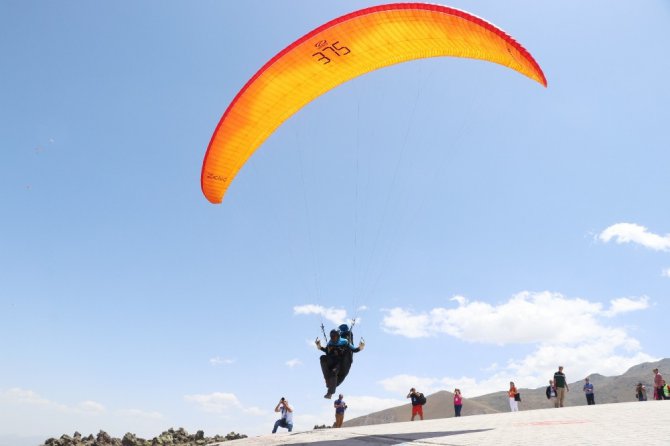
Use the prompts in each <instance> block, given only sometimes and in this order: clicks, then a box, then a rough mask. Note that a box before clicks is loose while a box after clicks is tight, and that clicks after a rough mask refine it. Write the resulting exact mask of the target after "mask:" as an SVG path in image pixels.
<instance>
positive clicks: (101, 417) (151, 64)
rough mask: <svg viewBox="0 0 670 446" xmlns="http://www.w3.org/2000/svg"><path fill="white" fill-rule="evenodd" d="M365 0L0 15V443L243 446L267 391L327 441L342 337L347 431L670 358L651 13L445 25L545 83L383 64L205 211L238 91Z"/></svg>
mask: <svg viewBox="0 0 670 446" xmlns="http://www.w3.org/2000/svg"><path fill="white" fill-rule="evenodd" d="M372 4H375V3H373V2H367V1H350V2H344V1H343V2H330V3H323V4H319V6H318V7H316V6H315V5H314V3H313V2H308V1H291V2H281V3H280V2H262V1H245V2H232V1H201V2H197V3H195V4H194V3H193V2H185V1H182V2H175V1H160V2H159V1H145V2H139V3H138V2H128V1H118V2H111V3H110V2H82V1H61V2H37V1H18V0H16V1H10V0H4V1H2V2H0V36H1V38H0V54H3V57H2V59H1V60H0V73H2V79H3V81H2V82H1V83H0V104H2V106H1V107H0V142H1V144H2V150H0V202H1V203H2V207H3V212H2V219H1V220H0V362H1V364H2V367H0V418H2V420H3V423H2V424H1V425H0V444H3V445H4V444H5V443H7V444H13V445H16V444H20V443H21V442H22V441H24V442H27V443H28V444H30V443H29V440H26V439H23V440H21V439H17V438H16V436H32V437H36V438H38V439H40V440H43V439H45V438H46V437H48V436H54V435H60V434H62V433H64V432H69V433H72V432H74V431H75V430H79V431H80V432H82V433H86V434H87V433H89V432H97V431H98V430H100V429H103V430H106V431H108V432H110V433H112V434H114V435H118V436H120V435H122V434H123V433H125V432H127V431H132V432H137V433H138V434H140V435H143V436H146V437H149V436H153V435H156V434H158V433H159V432H160V431H162V430H163V429H166V428H168V427H170V426H175V427H179V426H183V427H185V428H186V429H187V430H190V431H195V430H196V429H204V430H205V433H206V434H208V435H213V434H215V433H227V432H230V431H232V430H234V431H238V432H240V431H241V432H244V433H247V434H252V435H256V434H261V433H266V432H269V431H270V429H271V426H272V422H273V420H274V418H275V416H274V413H272V409H273V408H274V405H275V404H276V401H277V400H278V399H279V398H280V397H282V396H285V397H287V398H288V399H289V400H291V401H292V402H293V404H294V405H295V406H296V415H295V423H296V429H299V430H302V429H311V428H312V426H313V425H314V424H324V423H326V424H328V423H331V422H332V412H333V411H332V408H331V404H332V403H331V402H329V401H326V400H324V399H323V398H322V395H323V393H324V390H325V389H324V388H323V380H322V378H321V376H320V371H319V367H318V355H319V354H318V352H317V351H316V349H315V348H314V347H313V345H312V342H313V340H314V338H315V337H316V336H318V335H320V324H321V322H323V323H324V324H325V325H326V326H327V327H330V326H332V325H334V324H335V323H337V322H339V321H340V320H342V319H347V318H351V317H353V316H357V317H358V320H359V322H358V323H357V327H356V335H357V338H358V337H359V336H363V337H364V338H365V340H366V342H367V348H366V350H365V351H364V352H362V353H360V354H358V355H357V358H356V362H355V363H354V367H353V369H352V372H351V374H350V376H349V377H348V378H347V381H346V382H345V383H344V384H343V386H342V388H341V391H342V392H343V393H344V394H345V395H346V396H347V398H346V399H347V400H348V401H347V402H348V404H349V407H350V409H349V411H348V414H347V416H348V417H353V416H356V415H360V414H365V413H368V412H371V411H373V410H379V409H382V408H386V407H390V406H392V405H395V404H400V403H402V402H404V401H405V399H404V397H405V395H406V393H407V389H408V388H409V387H411V386H416V387H418V388H419V389H420V390H423V391H426V392H431V391H436V390H441V389H446V390H453V388H454V387H460V388H461V389H462V390H463V393H464V396H465V397H466V398H467V397H469V396H475V395H478V394H483V393H488V392H491V391H496V390H503V389H504V388H505V385H506V383H507V382H509V380H512V379H513V380H514V381H515V382H516V383H517V385H519V386H521V387H537V386H540V385H542V384H544V383H545V382H546V380H547V379H548V376H550V374H551V373H552V372H553V371H554V369H555V368H556V366H558V365H559V364H562V365H564V366H565V371H566V374H567V376H568V379H569V380H577V379H580V378H582V377H583V376H585V375H586V374H588V373H593V372H598V373H603V374H619V373H622V372H624V371H625V370H626V369H627V368H628V367H629V366H631V365H634V364H636V363H639V362H643V361H647V360H654V359H658V358H662V357H666V356H667V353H666V352H667V350H666V348H664V347H665V344H666V342H665V341H666V340H665V339H664V338H663V337H662V336H659V334H660V333H661V332H662V331H663V330H662V327H663V326H664V323H665V320H666V319H667V317H666V316H665V315H667V314H668V311H669V310H670V308H669V306H670V303H668V293H669V291H670V207H669V206H668V205H667V201H668V196H669V191H670V179H669V176H668V166H670V150H669V148H670V137H669V136H668V131H667V123H668V122H670V109H669V108H668V106H667V104H668V103H670V86H668V82H667V79H668V78H669V77H670V60H669V59H668V58H667V56H666V54H667V45H666V43H667V42H668V41H670V28H668V27H667V23H668V20H669V19H670V6H669V5H668V3H667V2H665V1H636V2H631V1H616V2H611V1H592V2H587V3H584V2H578V1H566V2H560V4H558V3H556V4H551V3H547V2H530V1H508V2H504V4H503V3H501V2H496V1H478V2H473V1H453V2H451V3H449V4H448V6H453V7H457V8H460V9H464V10H466V11H468V12H471V13H473V14H475V15H478V16H480V17H482V18H484V19H486V20H488V21H490V22H492V23H494V24H496V25H497V26H499V27H501V28H502V29H503V30H505V31H506V32H508V33H509V34H511V35H512V36H513V37H514V38H516V39H517V40H518V41H519V42H520V43H521V44H522V45H524V46H525V47H526V48H527V49H528V50H529V51H530V52H531V53H532V54H533V55H534V57H535V58H536V60H537V61H538V62H539V64H540V65H541V66H542V68H543V70H544V72H545V75H546V77H547V79H548V82H549V87H548V88H547V89H544V88H542V87H540V86H539V85H537V84H536V83H534V82H532V81H530V80H528V79H527V78H525V77H523V76H520V75H519V74H517V73H515V72H513V71H511V70H509V69H506V68H503V67H500V66H496V65H492V64H487V63H484V62H478V61H469V60H456V59H446V58H443V59H432V60H423V61H416V62H412V63H407V64H403V65H399V66H395V67H390V68H387V69H384V70H379V71H377V72H374V73H371V74H368V75H366V76H363V77H361V78H358V79H356V80H354V81H352V82H349V83H347V84H345V85H342V86H341V87H339V88H337V89H336V90H333V91H331V92H329V93H328V94H326V95H324V96H322V97H321V98H318V99H317V100H315V101H314V102H312V103H311V104H309V105H308V106H306V107H305V108H304V109H302V110H301V111H300V112H298V113H297V114H296V115H294V116H293V117H292V118H290V119H289V120H288V121H287V122H285V123H284V125H283V126H282V127H280V128H279V129H278V130H277V131H276V132H275V134H273V135H272V137H271V138H269V139H268V140H267V141H266V143H265V144H264V145H263V146H262V147H261V149H260V150H259V151H258V152H257V153H256V154H255V156H254V157H253V158H252V159H251V160H250V162H249V163H248V164H247V165H246V166H245V168H244V169H243V171H242V172H241V173H240V175H239V176H238V177H237V178H236V180H235V182H234V183H233V186H232V187H231V188H230V190H229V192H228V194H227V196H226V200H225V201H224V203H223V204H222V205H219V206H214V205H211V204H209V203H208V202H207V201H206V200H205V198H204V197H203V196H202V194H201V192H200V184H199V180H200V168H201V163H202V158H203V156H204V153H205V149H206V147H207V144H208V142H209V138H210V136H211V134H212V131H213V129H214V127H215V126H216V124H217V122H218V120H219V119H220V117H221V115H222V113H223V112H224V110H225V108H226V107H227V105H228V103H229V102H230V101H231V100H232V98H233V97H234V95H235V94H236V93H237V91H238V90H239V89H240V88H241V87H242V86H243V85H244V83H245V82H246V81H247V79H248V78H249V77H251V76H252V75H253V74H254V73H255V72H256V70H258V69H259V68H260V67H261V66H262V65H263V64H264V63H265V62H266V61H267V60H268V59H269V58H271V57H272V56H273V55H274V54H276V53H277V52H278V51H280V50H281V49H283V48H284V47H285V46H286V45H288V44H290V43H291V42H292V41H294V40H295V39H297V38H299V37H300V36H302V35H303V34H305V33H307V32H309V31H310V30H312V29H313V28H315V27H317V26H318V25H320V24H322V23H324V22H326V21H328V20H330V19H332V18H335V17H337V16H339V15H342V14H345V13H347V12H350V11H352V10H355V9H358V8H362V7H365V6H368V5H372ZM668 373H670V371H668ZM10 438H11V440H10Z"/></svg>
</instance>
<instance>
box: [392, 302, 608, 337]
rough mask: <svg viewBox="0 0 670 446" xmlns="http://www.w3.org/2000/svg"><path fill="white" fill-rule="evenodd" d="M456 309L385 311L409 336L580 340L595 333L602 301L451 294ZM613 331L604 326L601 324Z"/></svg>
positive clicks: (396, 328)
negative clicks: (496, 299) (498, 299)
mask: <svg viewBox="0 0 670 446" xmlns="http://www.w3.org/2000/svg"><path fill="white" fill-rule="evenodd" d="M451 300H452V301H455V302H456V303H457V304H458V306H457V307H455V308H433V309H432V310H430V311H428V312H421V313H415V312H412V311H409V310H406V309H402V308H393V309H390V310H385V311H386V313H387V314H386V316H385V317H384V319H383V321H382V327H383V329H384V330H385V331H387V332H389V333H393V334H397V335H401V336H406V337H409V338H419V337H428V336H435V335H438V334H447V335H450V336H453V337H455V338H458V339H462V340H464V341H467V342H480V343H488V344H496V345H505V344H510V343H529V344H531V343H537V342H549V341H552V342H579V341H580V340H581V339H583V338H584V337H585V336H588V335H590V334H592V332H593V327H594V325H597V323H596V321H595V317H596V316H597V315H599V314H600V313H601V311H602V304H600V303H592V302H588V301H586V300H584V299H580V298H573V299H569V298H567V297H565V296H563V295H561V294H559V293H552V292H549V291H544V292H538V293H535V292H530V291H523V292H521V293H518V294H516V295H514V296H512V298H511V299H510V300H509V301H507V302H505V303H502V304H500V305H491V304H489V303H486V302H478V301H474V302H470V301H468V300H467V299H466V298H464V297H462V296H456V297H454V298H452V299H451ZM599 328H600V330H602V331H609V330H610V329H608V328H606V327H599Z"/></svg>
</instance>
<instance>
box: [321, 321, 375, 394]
mask: <svg viewBox="0 0 670 446" xmlns="http://www.w3.org/2000/svg"><path fill="white" fill-rule="evenodd" d="M315 344H316V348H318V349H319V350H321V351H322V352H324V353H325V355H321V357H320V358H319V361H320V363H321V371H322V372H323V379H324V380H325V381H326V387H327V388H328V391H327V392H326V394H325V395H324V396H323V397H324V398H328V399H330V398H331V397H332V396H333V394H334V393H335V391H336V389H337V386H339V385H340V384H342V382H343V381H344V378H346V377H347V375H348V374H349V369H351V364H352V362H353V360H354V359H353V357H354V353H358V352H360V351H361V350H363V349H364V348H365V341H363V340H362V339H361V342H360V343H359V344H358V347H354V345H353V334H352V333H351V331H350V330H349V327H348V326H347V325H346V324H342V325H340V327H339V331H338V330H331V331H330V341H328V344H326V347H322V346H321V340H320V339H319V338H317V339H316V341H315Z"/></svg>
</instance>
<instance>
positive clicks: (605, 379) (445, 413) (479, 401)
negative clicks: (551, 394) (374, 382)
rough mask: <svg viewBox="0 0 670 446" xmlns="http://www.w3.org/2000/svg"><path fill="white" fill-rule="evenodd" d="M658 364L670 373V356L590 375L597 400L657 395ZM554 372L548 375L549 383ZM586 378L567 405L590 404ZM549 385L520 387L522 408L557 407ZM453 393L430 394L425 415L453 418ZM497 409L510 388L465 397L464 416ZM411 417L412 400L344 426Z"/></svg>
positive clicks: (505, 407)
mask: <svg viewBox="0 0 670 446" xmlns="http://www.w3.org/2000/svg"><path fill="white" fill-rule="evenodd" d="M654 368H658V369H660V370H661V372H663V371H666V373H670V358H666V359H663V360H661V361H657V362H645V363H642V364H638V365H636V366H633V367H631V368H630V369H628V370H627V371H626V372H625V373H624V374H623V375H619V376H603V375H599V374H597V373H594V374H592V375H589V377H588V378H589V380H590V381H591V383H592V384H593V386H594V388H595V399H596V404H605V403H621V402H629V401H635V385H636V384H637V383H639V382H641V383H643V384H644V385H645V386H646V387H647V389H648V394H649V395H648V396H649V399H651V398H652V395H653V390H652V388H653V385H652V382H653V376H654V375H653V373H652V370H653V369H654ZM566 375H567V377H568V380H569V379H570V378H571V377H570V373H569V370H567V371H566ZM551 378H552V376H549V377H547V384H548V383H549V379H551ZM583 384H584V379H583V378H581V379H579V380H578V381H572V382H569V383H568V386H569V388H570V392H568V394H567V397H566V403H565V404H566V406H583V405H586V398H585V397H584V392H583V391H582V386H583ZM545 389H546V387H545V386H543V387H539V388H536V389H525V388H520V389H519V392H520V393H521V399H522V401H521V402H520V403H519V409H520V410H533V409H545V408H548V407H553V406H551V404H550V403H549V401H548V400H547V397H546V395H545ZM453 396H454V395H453V393H451V392H447V391H445V390H441V391H439V392H435V393H433V394H431V395H427V399H428V402H427V404H426V405H425V406H424V419H426V420H431V419H437V418H450V417H453V416H454V406H453ZM496 412H509V403H508V399H507V392H506V391H500V392H495V393H489V394H487V395H481V396H478V397H474V398H464V399H463V412H462V415H463V416H467V415H480V414H488V413H496ZM410 418H411V407H410V404H404V405H402V406H397V407H392V408H389V409H385V410H381V411H379V412H373V413H371V414H368V415H365V416H362V417H358V418H352V419H351V420H348V421H346V422H345V423H344V426H365V425H370V424H384V423H396V422H402V421H409V420H410Z"/></svg>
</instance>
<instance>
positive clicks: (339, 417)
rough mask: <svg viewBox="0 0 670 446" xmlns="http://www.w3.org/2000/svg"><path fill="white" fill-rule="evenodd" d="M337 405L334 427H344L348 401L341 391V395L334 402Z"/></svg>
mask: <svg viewBox="0 0 670 446" xmlns="http://www.w3.org/2000/svg"><path fill="white" fill-rule="evenodd" d="M333 406H335V424H334V425H333V427H342V423H344V411H345V410H347V403H345V402H344V395H342V394H341V393H340V397H339V398H338V399H337V400H335V402H334V403H333Z"/></svg>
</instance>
